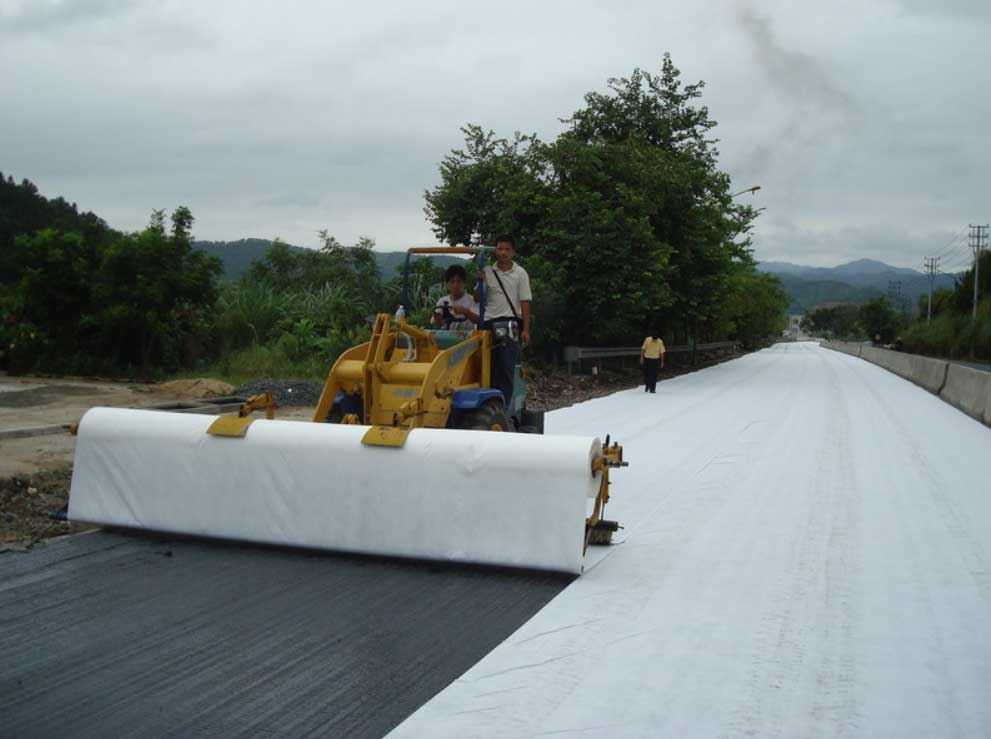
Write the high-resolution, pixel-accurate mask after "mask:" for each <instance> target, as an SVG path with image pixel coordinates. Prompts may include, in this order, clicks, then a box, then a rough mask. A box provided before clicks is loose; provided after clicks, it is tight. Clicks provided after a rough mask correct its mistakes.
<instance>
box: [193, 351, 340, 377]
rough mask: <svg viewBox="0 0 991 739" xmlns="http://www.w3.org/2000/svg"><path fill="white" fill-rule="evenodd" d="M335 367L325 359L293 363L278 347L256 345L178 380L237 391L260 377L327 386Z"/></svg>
mask: <svg viewBox="0 0 991 739" xmlns="http://www.w3.org/2000/svg"><path fill="white" fill-rule="evenodd" d="M331 365H332V361H331V360H329V359H325V358H323V357H308V358H304V359H297V360H293V359H290V358H289V357H288V356H287V355H286V354H285V353H284V352H282V351H281V350H280V349H279V348H278V347H270V346H258V345H255V346H251V347H249V348H247V349H242V350H240V351H235V352H231V353H230V354H228V355H226V356H224V357H222V358H220V359H218V360H216V361H215V362H212V363H210V364H208V365H206V366H203V367H201V368H198V369H195V370H184V371H182V372H179V373H178V374H176V375H175V378H174V379H179V380H181V379H188V378H194V377H211V378H214V379H217V380H223V381H224V382H227V383H230V384H231V385H233V386H234V387H238V386H239V385H243V384H244V383H246V382H250V381H252V380H257V379H258V378H259V377H275V378H279V379H283V380H310V381H314V382H323V381H324V380H325V379H326V378H327V373H328V372H329V371H330V368H331Z"/></svg>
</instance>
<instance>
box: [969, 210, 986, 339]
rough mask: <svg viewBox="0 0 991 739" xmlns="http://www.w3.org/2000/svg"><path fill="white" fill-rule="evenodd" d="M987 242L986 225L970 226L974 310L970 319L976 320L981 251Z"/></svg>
mask: <svg viewBox="0 0 991 739" xmlns="http://www.w3.org/2000/svg"><path fill="white" fill-rule="evenodd" d="M987 240H988V224H985V225H983V226H975V225H974V224H973V223H971V224H970V248H971V249H973V250H974V310H973V313H972V318H974V319H975V320H976V319H977V299H978V295H977V281H978V278H979V277H980V276H981V250H982V249H983V248H984V244H985V242H986V241H987Z"/></svg>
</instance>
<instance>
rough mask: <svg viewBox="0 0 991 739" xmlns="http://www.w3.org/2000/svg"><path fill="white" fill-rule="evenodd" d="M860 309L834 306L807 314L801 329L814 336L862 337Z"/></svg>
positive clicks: (845, 305)
mask: <svg viewBox="0 0 991 739" xmlns="http://www.w3.org/2000/svg"><path fill="white" fill-rule="evenodd" d="M860 315H861V313H860V308H859V307H858V306H856V305H853V304H844V305H834V306H832V307H830V308H819V309H818V310H816V311H813V312H811V313H807V314H806V316H805V317H804V318H803V319H802V329H803V330H804V331H806V332H808V333H810V334H813V335H814V336H823V337H826V338H830V339H832V338H836V339H850V338H854V337H860V336H863V335H864V334H863V330H862V328H861V324H860Z"/></svg>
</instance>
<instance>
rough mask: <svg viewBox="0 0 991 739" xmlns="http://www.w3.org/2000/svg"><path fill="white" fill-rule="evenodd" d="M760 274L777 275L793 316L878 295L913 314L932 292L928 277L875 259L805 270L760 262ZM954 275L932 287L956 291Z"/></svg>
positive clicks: (936, 281)
mask: <svg viewBox="0 0 991 739" xmlns="http://www.w3.org/2000/svg"><path fill="white" fill-rule="evenodd" d="M757 269H758V270H760V271H761V272H768V273H770V274H773V275H776V276H777V277H778V279H779V280H781V283H782V285H784V288H785V290H786V291H787V293H788V295H789V296H790V297H791V299H792V303H791V306H790V307H789V312H790V313H804V312H805V311H806V310H808V309H809V308H812V307H813V306H815V305H817V304H819V303H834V302H849V303H864V302H866V301H868V300H870V299H871V298H875V297H877V296H879V295H886V296H891V297H893V298H895V299H896V300H900V301H901V302H902V303H903V304H904V307H905V309H906V310H908V311H909V312H912V311H914V310H915V306H916V305H917V304H918V300H919V296H921V295H924V294H925V293H927V292H928V291H929V277H928V275H926V274H925V273H923V272H919V271H918V270H914V269H908V268H906V267H892V266H891V265H890V264H885V263H884V262H879V261H877V260H876V259H857V260H856V261H853V262H847V263H846V264H841V265H839V266H837V267H806V266H804V265H800V264H792V263H791V262H761V263H759V264H758V265H757ZM955 283H956V280H955V278H954V276H953V275H937V276H936V279H935V280H934V282H933V287H934V288H936V289H938V288H941V287H953V286H954V284H955Z"/></svg>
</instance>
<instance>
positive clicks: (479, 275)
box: [475, 269, 485, 280]
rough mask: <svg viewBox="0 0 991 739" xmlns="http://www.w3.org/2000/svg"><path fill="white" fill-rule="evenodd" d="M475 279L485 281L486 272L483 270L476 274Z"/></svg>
mask: <svg viewBox="0 0 991 739" xmlns="http://www.w3.org/2000/svg"><path fill="white" fill-rule="evenodd" d="M475 277H477V278H478V279H479V280H484V279H485V270H483V269H480V270H478V271H477V272H476V273H475Z"/></svg>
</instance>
